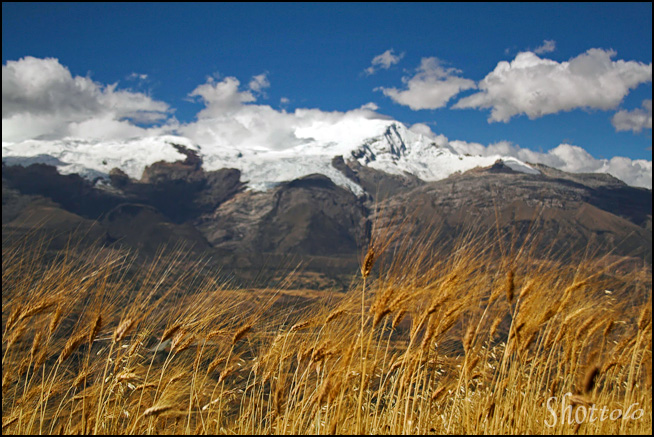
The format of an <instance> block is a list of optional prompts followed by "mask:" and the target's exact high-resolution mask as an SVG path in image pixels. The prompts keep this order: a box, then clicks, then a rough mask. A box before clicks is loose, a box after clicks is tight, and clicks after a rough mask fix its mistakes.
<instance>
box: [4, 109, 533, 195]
mask: <svg viewBox="0 0 654 437" xmlns="http://www.w3.org/2000/svg"><path fill="white" fill-rule="evenodd" d="M295 135H296V137H297V138H299V139H301V140H302V143H301V144H298V145H295V146H293V147H289V148H286V149H281V150H278V149H271V148H267V147H264V146H260V147H247V148H245V147H241V148H236V147H232V146H229V145H224V144H217V143H213V144H205V145H198V144H195V143H194V142H193V141H192V140H190V139H189V138H187V137H184V136H179V135H156V136H151V137H143V138H133V139H126V140H112V141H99V140H88V139H85V140H83V139H76V138H64V139H58V140H36V139H35V140H26V141H22V142H17V143H10V142H3V143H2V160H3V163H5V164H6V165H24V166H25V165H30V164H34V163H42V164H50V165H54V166H55V167H57V169H58V171H59V172H60V173H61V174H71V173H77V174H79V175H81V176H83V177H85V178H87V179H90V180H93V181H96V182H98V183H105V182H106V181H107V180H108V176H109V172H110V171H111V169H113V168H119V169H120V170H122V171H123V172H125V173H126V174H127V175H128V176H129V177H130V178H132V179H137V180H138V179H140V178H141V175H142V174H143V170H144V169H145V167H146V166H149V165H151V164H153V163H155V162H157V161H167V162H174V161H178V160H183V159H184V158H185V156H184V155H183V154H182V153H180V152H179V151H178V150H177V149H176V148H175V147H174V146H173V144H176V145H181V146H184V147H185V148H187V149H189V150H192V151H194V152H195V153H197V155H198V156H199V157H200V158H201V159H202V163H203V164H202V165H203V168H204V170H206V171H211V170H218V169H221V168H236V169H238V170H240V171H241V174H242V177H241V179H242V180H243V181H244V182H245V183H246V185H247V187H248V188H249V189H251V190H254V191H266V190H268V189H270V188H272V187H274V186H275V185H277V184H279V183H281V182H284V181H289V180H293V179H297V178H300V177H303V176H306V175H309V174H312V173H321V174H324V175H325V176H327V177H329V178H330V179H331V180H332V181H333V182H334V183H335V184H337V185H339V186H341V187H344V188H346V189H348V190H350V191H352V192H353V193H354V194H356V195H361V194H363V192H364V191H363V189H362V188H361V187H360V186H359V185H358V184H356V183H355V182H354V181H352V180H350V179H348V178H347V177H345V175H343V174H342V173H341V172H340V171H339V170H337V169H336V168H334V167H333V166H332V159H333V158H334V157H335V156H339V155H340V156H343V158H344V159H345V160H346V161H348V160H356V161H358V162H359V163H360V164H361V165H364V166H369V167H371V168H374V169H376V170H381V171H384V172H387V173H390V174H397V175H404V174H411V175H414V176H416V177H418V178H420V179H422V180H424V181H436V180H440V179H444V178H446V177H448V176H450V175H451V174H453V173H456V172H464V171H467V170H470V169H473V168H475V167H487V166H490V165H493V164H494V163H495V162H496V161H497V160H502V161H503V162H504V163H505V164H506V165H507V166H508V167H510V168H511V169H513V170H515V171H519V172H524V173H530V174H537V173H539V172H538V170H537V169H535V168H533V167H532V166H530V165H529V164H527V163H525V162H522V161H520V160H518V159H516V158H513V157H503V156H501V155H490V156H481V155H477V156H472V155H469V154H462V153H458V152H457V151H456V150H454V148H452V147H451V146H450V145H449V142H448V140H447V138H445V137H444V136H442V135H440V136H436V135H426V134H423V133H418V132H415V131H413V130H411V129H409V128H407V127H406V126H405V125H404V124H402V123H400V122H398V121H395V120H384V119H369V120H364V121H363V122H360V123H358V124H354V123H349V124H344V125H334V124H324V125H321V124H314V125H312V126H305V127H302V128H298V129H297V130H296V132H295Z"/></svg>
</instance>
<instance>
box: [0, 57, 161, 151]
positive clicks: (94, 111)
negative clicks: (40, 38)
mask: <svg viewBox="0 0 654 437" xmlns="http://www.w3.org/2000/svg"><path fill="white" fill-rule="evenodd" d="M170 113H171V110H170V108H169V106H168V105H167V104H166V103H164V102H161V101H157V100H154V99H152V98H151V97H149V96H147V95H145V94H143V93H138V92H132V91H129V90H119V89H117V84H110V85H102V84H99V83H97V82H94V81H93V80H91V79H90V78H88V77H81V76H73V75H72V74H71V73H70V71H69V70H68V68H66V67H64V66H63V65H61V64H60V63H59V61H58V60H57V59H55V58H45V59H39V58H34V57H30V56H27V57H24V58H21V59H20V60H18V61H7V63H6V65H3V66H2V139H3V141H20V140H23V139H27V138H37V137H41V138H50V139H52V138H62V137H65V136H69V135H72V134H74V133H75V132H76V131H78V130H79V129H82V130H84V129H83V126H84V125H85V123H89V122H92V123H93V124H94V125H96V127H100V126H98V124H100V123H102V122H103V121H104V122H106V124H105V125H104V126H102V128H100V129H98V130H97V132H98V134H97V137H98V138H104V137H103V136H102V135H110V136H112V137H121V136H122V137H125V136H129V135H134V134H135V132H140V131H141V130H142V128H141V127H139V126H138V124H144V123H147V124H150V123H155V122H162V121H165V120H166V119H167V118H168V117H169V115H170ZM100 132H102V133H100ZM87 133H88V134H91V135H92V134H93V132H87ZM141 133H142V132H141Z"/></svg>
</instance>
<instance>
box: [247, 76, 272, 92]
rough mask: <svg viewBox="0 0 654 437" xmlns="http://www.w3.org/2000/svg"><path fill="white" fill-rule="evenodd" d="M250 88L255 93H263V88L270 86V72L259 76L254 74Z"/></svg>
mask: <svg viewBox="0 0 654 437" xmlns="http://www.w3.org/2000/svg"><path fill="white" fill-rule="evenodd" d="M248 86H249V88H250V90H252V91H253V92H255V93H263V90H264V89H266V88H268V87H270V82H269V81H268V74H267V73H262V74H259V75H257V76H253V77H252V79H251V80H250V84H249V85H248Z"/></svg>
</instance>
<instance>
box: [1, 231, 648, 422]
mask: <svg viewBox="0 0 654 437" xmlns="http://www.w3.org/2000/svg"><path fill="white" fill-rule="evenodd" d="M428 240H429V238H428V237H424V238H423V239H418V240H415V239H414V240H411V241H409V240H408V239H405V240H403V241H399V242H397V241H395V242H393V241H392V236H390V235H376V236H375V237H374V238H373V243H372V244H371V245H370V246H369V247H368V248H367V251H366V252H365V253H362V255H361V260H362V261H361V271H360V272H359V273H358V274H357V275H356V277H354V278H353V279H352V285H351V287H350V289H349V291H348V292H347V293H336V292H334V293H325V292H321V293H316V294H315V295H312V294H311V293H310V292H306V293H295V294H294V293H287V292H285V291H284V290H282V289H279V290H277V289H264V290H243V289H240V290H236V289H234V287H233V286H232V285H230V284H229V283H225V282H222V281H220V280H219V279H217V278H219V276H218V275H215V276H212V275H202V276H196V275H195V274H194V272H195V271H197V270H198V269H199V268H200V267H201V266H194V265H191V266H189V265H187V264H185V263H184V261H183V260H184V254H183V252H182V251H175V252H173V253H172V254H171V253H168V254H165V253H164V252H162V253H161V256H160V257H159V258H157V259H156V260H154V261H153V262H152V263H151V265H150V266H149V267H147V268H144V267H140V268H138V269H136V273H135V269H134V268H133V267H134V266H133V264H132V262H133V258H132V257H131V255H129V254H120V253H118V252H116V251H109V250H106V249H102V248H96V249H86V250H85V251H81V253H80V251H73V250H70V251H64V252H61V253H59V254H58V255H57V256H55V257H52V256H50V257H47V258H46V257H45V252H44V250H43V248H42V246H39V245H35V244H27V243H23V244H12V245H8V247H5V246H4V245H3V253H2V290H3V291H2V293H3V299H2V329H3V331H2V395H3V396H2V431H3V434H62V433H63V434H360V433H363V434H523V433H533V434H575V433H576V434H600V433H601V434H634V433H643V434H650V433H651V431H652V409H651V405H652V323H651V322H652V313H651V284H652V282H651V269H650V267H649V266H647V265H644V266H643V267H642V268H634V267H633V265H632V267H630V268H628V269H627V268H622V267H621V266H620V262H619V260H613V261H610V260H609V259H607V258H602V259H596V258H591V257H584V256H579V257H578V258H577V261H576V262H575V263H569V262H568V263H566V264H563V263H560V262H557V261H555V260H552V259H549V260H546V259H541V258H539V257H537V256H536V254H535V253H533V251H529V250H526V249H524V248H523V249H520V250H512V251H508V250H503V249H502V247H501V244H491V243H488V242H483V243H482V242H481V241H480V240H474V239H467V240H466V239H462V241H460V242H459V243H458V244H457V245H456V246H455V247H454V248H453V249H449V250H448V251H447V252H446V253H439V252H438V251H435V250H433V249H431V248H429V247H430V246H429V245H428V244H427V243H428ZM497 243H499V242H497ZM504 249H506V248H504ZM297 294H302V297H304V298H306V299H304V300H303V301H302V302H303V303H302V304H299V303H297V302H299V301H297V300H294V299H295V298H296V297H297V296H296V295H297Z"/></svg>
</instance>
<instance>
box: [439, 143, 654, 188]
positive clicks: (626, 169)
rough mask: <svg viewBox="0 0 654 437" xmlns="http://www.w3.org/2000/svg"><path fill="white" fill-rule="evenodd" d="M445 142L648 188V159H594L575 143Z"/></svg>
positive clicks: (462, 148) (476, 152) (466, 149)
mask: <svg viewBox="0 0 654 437" xmlns="http://www.w3.org/2000/svg"><path fill="white" fill-rule="evenodd" d="M449 145H450V146H452V148H453V149H454V150H456V151H457V152H459V153H462V154H466V153H468V154H470V155H481V156H493V155H502V156H507V157H514V158H517V159H519V160H521V161H523V162H528V163H536V164H545V165H547V166H549V167H553V168H556V169H559V170H563V171H566V172H570V173H609V174H611V175H613V176H615V177H616V178H618V179H620V180H622V181H624V182H626V183H627V184H629V185H633V186H637V187H645V188H649V189H651V188H652V161H646V160H644V159H630V158H625V157H619V156H618V157H614V158H611V159H596V158H594V157H593V156H592V155H591V154H590V153H588V152H587V151H586V150H584V149H582V148H581V147H579V146H573V145H570V144H560V145H559V146H557V147H555V148H554V149H551V150H549V151H547V152H545V153H543V152H536V151H533V150H530V149H525V148H522V147H520V146H517V145H515V144H513V143H511V142H508V141H500V142H498V143H494V144H489V145H488V146H484V145H482V144H479V143H469V142H466V141H456V140H455V141H450V142H449Z"/></svg>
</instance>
